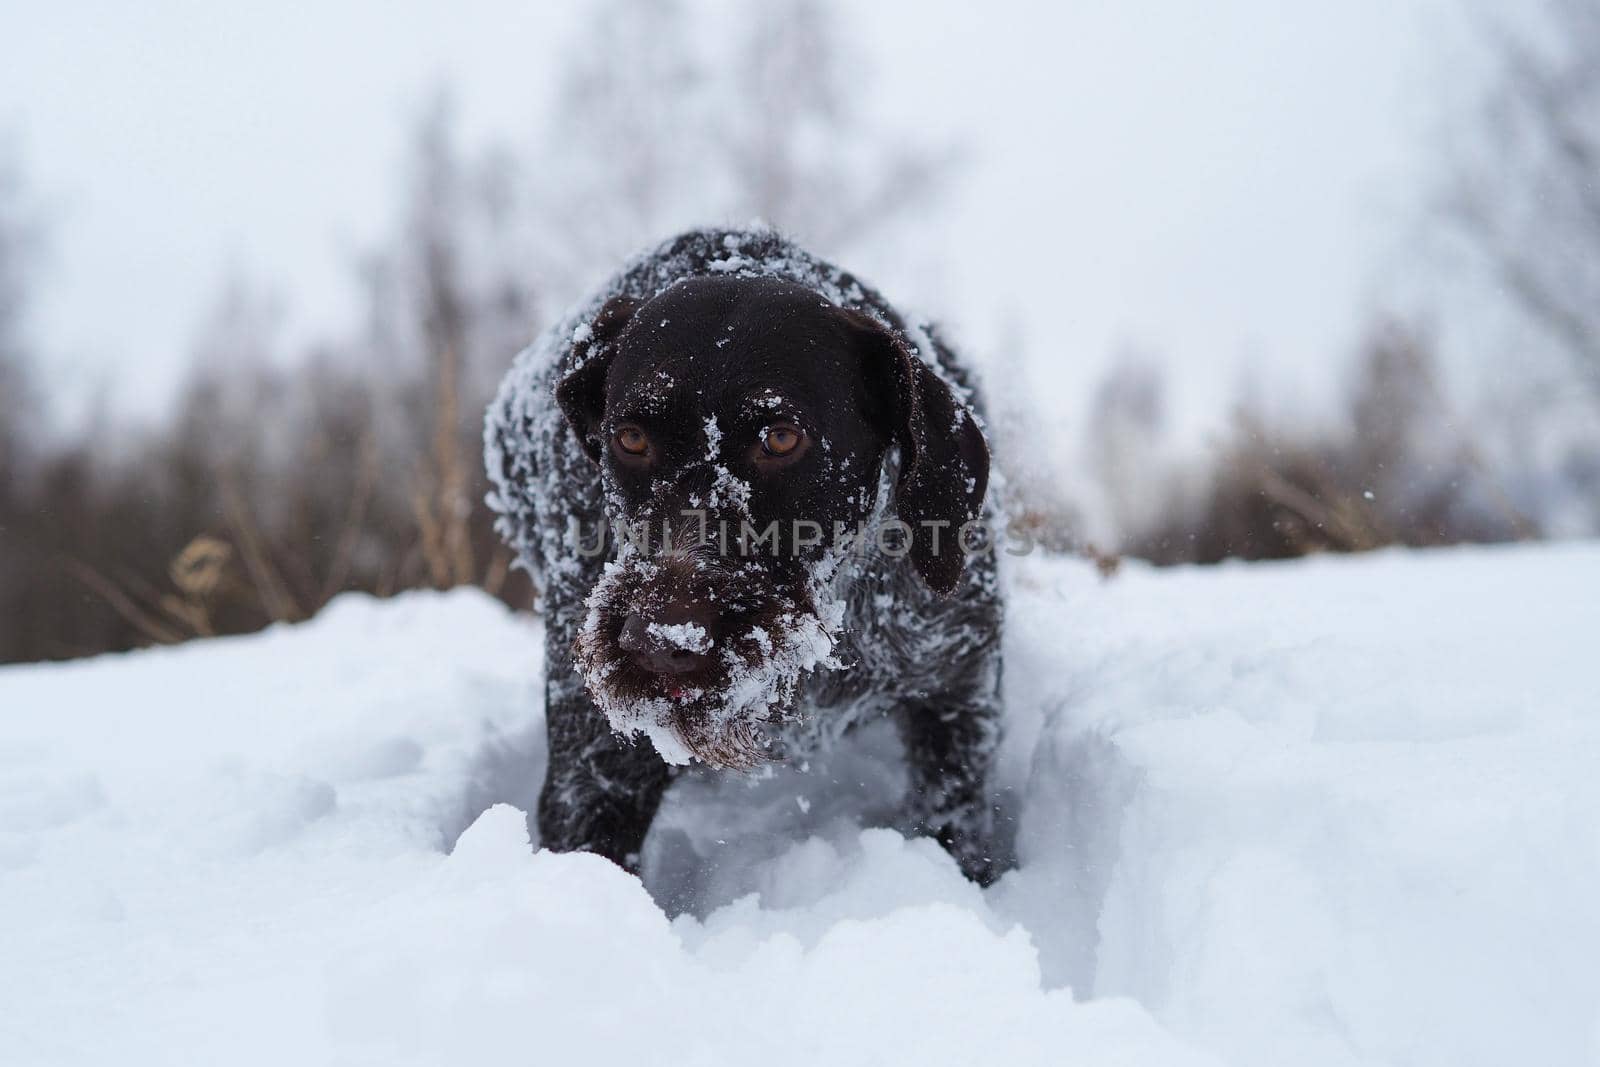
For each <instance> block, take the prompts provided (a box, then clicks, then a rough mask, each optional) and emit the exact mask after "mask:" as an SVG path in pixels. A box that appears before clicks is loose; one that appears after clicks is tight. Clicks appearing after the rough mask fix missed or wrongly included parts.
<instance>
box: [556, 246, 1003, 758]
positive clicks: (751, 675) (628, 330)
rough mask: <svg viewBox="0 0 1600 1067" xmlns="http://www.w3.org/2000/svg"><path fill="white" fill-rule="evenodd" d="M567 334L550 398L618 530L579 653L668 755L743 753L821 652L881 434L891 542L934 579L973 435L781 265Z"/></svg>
mask: <svg viewBox="0 0 1600 1067" xmlns="http://www.w3.org/2000/svg"><path fill="white" fill-rule="evenodd" d="M580 334H584V336H582V337H581V339H580V340H579V341H578V342H577V343H578V344H579V345H580V346H585V348H586V350H585V351H581V352H580V353H579V356H580V360H579V362H578V365H577V369H575V370H574V371H573V372H572V373H571V374H569V375H568V376H567V377H566V378H565V379H564V380H562V381H561V382H560V383H559V384H558V386H557V390H556V397H557V400H558V401H559V403H560V405H561V407H562V410H563V412H564V413H565V414H566V416H567V418H568V420H569V422H570V423H571V426H572V429H573V431H574V432H575V433H576V434H578V436H579V438H580V440H581V441H582V442H583V445H584V448H585V450H586V451H587V452H588V454H589V456H590V457H591V458H592V459H593V460H595V462H596V463H598V464H599V466H600V469H601V478H602V481H603V484H604V487H605V496H606V501H607V513H608V516H607V517H608V520H609V536H611V537H613V538H616V539H617V540H618V544H619V550H618V554H617V561H616V562H615V563H612V564H610V565H608V567H607V569H606V573H605V575H604V577H603V578H602V579H601V581H600V582H599V583H598V584H597V585H596V586H595V588H594V590H593V592H592V593H591V595H590V598H589V602H588V606H589V614H588V616H587V618H586V620H585V623H584V626H583V628H582V631H581V633H580V636H579V638H578V642H577V645H576V648H575V652H576V658H577V662H578V666H579V668H580V669H581V670H582V671H583V673H584V675H585V679H586V681H587V683H588V686H589V689H590V692H591V693H592V694H593V696H594V697H595V700H596V702H597V704H598V705H599V706H600V707H601V708H602V710H604V711H605V712H606V714H607V716H608V717H609V718H610V720H611V723H612V725H613V726H614V727H616V728H617V729H619V730H623V731H626V732H633V731H636V730H644V731H645V732H647V733H648V734H649V735H650V737H651V738H652V740H653V741H654V742H655V743H656V746H657V748H658V749H659V750H660V751H661V753H662V755H663V756H665V757H666V758H668V759H672V760H674V761H682V760H686V759H687V758H688V757H690V756H695V757H698V758H700V759H702V760H704V761H705V762H707V763H710V764H713V765H718V766H749V765H751V764H753V763H755V762H757V761H759V760H760V759H762V758H765V757H766V756H767V755H768V753H769V748H768V745H767V740H768V735H767V731H766V729H765V727H766V726H768V725H770V724H773V723H777V722H781V721H783V719H784V718H785V716H787V715H789V714H791V713H792V711H793V704H794V698H795V694H796V690H797V687H798V684H799V682H800V680H801V679H802V678H803V677H804V676H805V675H806V673H807V672H809V671H811V670H814V669H817V668H819V667H827V666H836V664H833V663H832V662H831V659H830V657H829V652H830V650H831V647H832V642H833V638H834V636H835V634H836V633H837V629H838V626H839V624H840V622H841V616H842V605H838V604H833V603H824V602H822V601H823V600H825V599H826V598H825V597H824V596H823V595H821V594H823V590H824V585H825V579H826V577H827V576H828V574H829V573H830V572H831V570H832V568H833V567H835V566H836V565H837V563H838V559H839V556H840V554H841V552H842V551H844V550H845V546H846V545H847V544H848V541H849V538H850V536H851V535H853V534H855V533H856V532H857V531H858V530H859V529H860V528H861V524H862V523H863V522H864V521H865V520H866V519H867V518H868V517H869V516H870V515H871V514H872V513H873V511H874V509H875V508H876V506H877V504H878V502H879V501H878V498H879V486H880V480H881V474H882V467H883V459H884V455H885V452H886V451H887V450H888V448H889V447H890V446H891V445H897V446H899V448H900V450H901V456H902V469H901V472H900V478H899V482H898V484H897V487H896V501H895V503H896V510H897V512H898V514H899V517H900V518H901V519H902V520H904V521H905V522H907V523H908V524H909V525H910V527H911V529H912V535H911V539H910V543H909V555H910V558H911V560H912V562H913V563H914V565H915V566H916V568H917V570H918V572H919V573H920V574H921V575H922V577H923V579H924V580H925V581H926V582H927V583H928V584H929V585H930V586H931V587H933V588H934V589H935V590H936V591H938V592H940V593H947V592H949V591H950V589H951V588H953V587H954V585H955V583H956V581H957V580H958V579H959V577H960V573H961V566H962V559H961V552H960V548H959V545H958V544H957V543H956V536H955V534H956V529H957V527H959V526H960V525H961V524H962V523H964V522H966V521H968V520H969V519H972V518H975V517H977V515H978V513H979V509H980V508H981V504H982V500H983V493H984V489H985V485H986V481H987V474H988V453H987V449H986V447H985V446H984V442H983V438H982V435H981V434H980V433H979V431H978V429H977V427H976V425H975V423H974V422H973V421H972V418H971V415H970V413H968V412H967V411H966V409H965V408H964V407H962V406H961V405H959V404H957V403H956V402H955V400H954V399H953V398H952V397H951V395H950V392H949V390H948V388H947V387H946V386H945V385H944V383H943V382H941V381H940V380H939V379H938V377H937V376H936V375H935V374H934V373H933V372H932V371H930V370H929V369H928V368H927V367H925V366H924V365H922V364H921V363H920V361H918V360H917V359H916V358H915V357H913V356H912V355H911V354H910V353H909V352H907V351H906V349H905V347H904V346H903V345H902V344H901V343H900V342H899V341H898V340H897V339H896V338H895V337H894V336H893V335H892V334H891V333H890V332H889V331H888V330H887V329H885V328H884V327H883V326H881V325H879V324H878V323H876V322H874V321H873V320H871V319H869V318H867V317H866V316H864V315H861V314H859V313H855V312H851V311H846V310H844V309H842V308H839V307H837V306H835V305H833V304H831V303H829V302H827V301H826V300H824V299H823V298H822V297H820V296H818V295H817V294H816V293H815V292H813V291H811V290H810V289H807V288H804V287H802V286H799V285H794V284H790V283H786V282H782V281H777V280H773V279H752V278H699V279H692V280H688V281H684V282H680V283H678V284H677V285H674V286H672V287H671V288H669V289H667V290H666V291H664V292H663V293H661V294H659V295H658V296H656V297H655V298H653V299H651V300H649V301H648V302H643V303H641V302H637V301H632V300H628V299H625V298H618V299H615V300H613V301H611V302H610V303H608V304H607V305H606V306H605V307H604V308H602V310H601V311H600V313H599V314H598V315H597V316H596V317H595V320H594V322H593V323H591V324H589V325H588V327H587V330H586V331H583V330H580ZM937 524H943V528H942V530H941V531H940V532H941V534H942V536H941V537H939V538H937V539H936V538H935V537H934V535H933V534H934V531H933V530H932V525H937ZM596 533H597V532H592V531H585V532H584V535H585V536H587V537H590V538H592V537H594V536H596ZM936 541H937V545H936V544H935V542H936Z"/></svg>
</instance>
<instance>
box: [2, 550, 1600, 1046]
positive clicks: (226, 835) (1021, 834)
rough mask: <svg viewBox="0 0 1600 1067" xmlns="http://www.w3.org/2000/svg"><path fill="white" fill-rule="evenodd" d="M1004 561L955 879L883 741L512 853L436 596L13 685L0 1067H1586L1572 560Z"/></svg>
mask: <svg viewBox="0 0 1600 1067" xmlns="http://www.w3.org/2000/svg"><path fill="white" fill-rule="evenodd" d="M1011 584H1012V587H1013V594H1014V595H1013V599H1012V613H1011V620H1012V626H1013V629H1012V633H1011V636H1010V639H1009V640H1010V647H1009V649H1008V662H1007V676H1008V683H1007V684H1008V693H1007V698H1008V706H1009V708H1010V712H1009V716H1010V717H1009V730H1010V732H1009V735H1008V738H1007V741H1006V747H1005V750H1004V752H1003V759H1002V765H1001V770H1002V779H1003V780H1002V783H1001V784H1002V786H1003V787H1004V789H1005V791H1006V795H1007V797H1008V799H1009V803H1010V804H1011V806H1012V807H1013V809H1014V811H1015V813H1016V815H1017V820H1018V849H1019V853H1020V855H1021V857H1022V867H1021V869H1020V870H1018V871H1016V872H1013V873H1011V874H1009V875H1007V876H1006V878H1004V879H1003V880H1002V881H1001V882H1000V883H999V884H998V885H997V886H995V887H994V888H992V889H990V890H989V891H987V892H983V891H980V890H978V889H977V888H976V887H975V886H973V885H971V884H970V883H967V882H965V881H964V880H962V879H961V878H960V876H959V875H958V874H957V872H956V870H955V867H954V865H953V863H951V862H950V861H949V859H948V858H947V857H946V856H945V855H944V854H943V853H942V852H941V851H940V850H939V849H938V848H937V847H936V846H935V845H933V844H932V843H931V842H928V841H925V840H918V839H910V840H908V839H906V838H904V837H902V836H901V835H900V834H899V833H897V832H895V831H894V830H892V829H862V826H863V825H870V824H873V823H879V822H884V821H887V820H888V819H889V816H888V813H889V812H890V811H891V810H892V806H893V801H894V797H895V795H896V792H897V790H898V789H899V788H900V787H901V786H902V785H903V783H904V778H903V772H902V771H901V770H900V768H899V766H898V762H897V759H896V753H895V745H894V742H893V738H892V734H891V733H890V732H888V731H886V730H883V729H879V728H874V729H869V730H867V731H865V732H864V734H863V736H862V737H861V738H860V739H859V742H858V743H856V744H853V745H851V746H849V747H848V748H846V749H842V750H840V751H839V752H837V753H836V754H835V755H834V756H833V757H831V758H830V759H829V760H828V761H827V762H826V763H825V764H824V763H821V762H819V763H817V764H816V765H813V766H811V767H809V768H807V773H802V772H801V771H800V769H798V768H795V769H788V770H785V771H783V772H781V773H777V774H773V775H770V776H768V777H765V778H762V779H759V780H756V781H753V782H749V783H745V782H730V781H727V780H722V781H710V780H690V781H686V782H684V783H681V784H680V786H678V787H676V788H675V789H674V791H673V793H672V794H671V795H670V796H669V799H668V803H667V805H666V807H665V809H664V811H663V814H662V817H661V819H660V820H659V822H658V825H657V828H656V831H655V832H654V833H652V836H651V840H650V842H649V843H648V845H647V866H646V885H645V886H641V885H640V883H639V882H638V881H637V880H635V879H633V878H630V877H628V876H626V875H624V874H623V873H622V872H620V871H619V870H617V869H616V868H614V867H612V866H610V865H609V864H607V863H606V862H604V861H602V860H599V859H597V858H595V857H591V856H581V855H569V856H558V855H551V854H546V853H535V852H534V851H533V849H532V846H531V845H530V842H529V838H528V833H529V831H528V827H527V822H526V819H525V818H524V816H523V814H522V812H524V811H527V810H531V806H532V804H533V797H534V794H535V792H536V789H537V784H538V777H539V774H540V773H541V772H542V763H543V739H542V736H541V734H542V724H541V722H540V720H539V710H538V709H539V699H538V692H539V689H540V686H541V679H540V664H539V656H538V649H539V647H540V640H539V633H538V628H537V624H536V623H534V622H531V621H528V620H525V619H518V618H515V617H513V616H511V615H509V614H508V613H506V612H505V611H503V610H502V609H501V608H499V606H498V605H496V604H494V603H492V602H490V601H489V600H487V599H486V598H484V597H482V596H480V595H477V594H473V593H469V592H458V593H453V594H449V595H443V596H441V595H432V594H414V595H409V596H406V597H402V598H399V599H397V600H394V601H389V602H383V603H380V602H376V601H372V600H369V599H364V598H359V597H352V598H345V599H342V600H340V601H338V602H336V603H335V604H334V605H333V606H332V607H331V608H330V609H329V611H327V612H325V613H324V614H323V615H322V616H320V617H319V618H317V619H316V620H314V621H312V622H310V623H307V624H304V625H302V626H297V627H284V628H276V629H274V630H271V631H268V632H266V633H264V634H261V635H258V636H255V637H250V638H240V639H230V640H221V641H213V642H207V643H203V644H195V645H190V646H185V647H183V648H179V649H172V650H161V651H153V652H144V653H138V654H134V655H128V656H113V657H103V658H100V659H96V660H92V661H87V662H82V663H77V664H71V665H66V666H49V667H26V668H12V669H6V670H3V671H0V945H3V946H4V950H3V953H0V1003H3V1004H4V1005H5V1007H4V1009H3V1012H0V1061H4V1062H6V1063H19V1064H35V1063H38V1064H57V1063H105V1062H118V1063H129V1064H139V1063H172V1062H206V1061H214V1062H227V1063H257V1062H259V1063H274V1064H279V1063H284V1062H296V1063H372V1064H409V1063H417V1064H424V1063H428V1064H432V1063H441V1064H455V1063H490V1064H498V1063H533V1062H552V1061H554V1062H563V1061H566V1060H569V1059H576V1058H578V1057H582V1058H583V1059H584V1060H586V1061H588V1062H597V1063H608V1062H620V1061H623V1060H631V1061H633V1062H641V1060H640V1058H641V1057H643V1058H644V1060H643V1062H661V1063H721V1062H727V1061H729V1060H733V1059H735V1058H736V1057H737V1058H739V1059H746V1058H749V1059H752V1060H756V1061H759V1062H763V1063H791V1062H793V1063H815V1062H818V1061H820V1060H824V1059H827V1060H830V1061H837V1062H843V1063H858V1062H859V1063H883V1062H919V1063H961V1064H970V1063H978V1062H1001V1063H1010V1062H1015V1063H1035V1062H1037V1063H1062V1062H1084V1063H1093V1064H1116V1063H1125V1064H1168V1063H1207V1062H1229V1063H1245V1064H1273V1065H1280V1064H1285V1063H1293V1064H1297V1065H1298V1064H1380V1063H1382V1064H1435V1063H1437V1064H1452V1065H1457V1064H1475V1063H1482V1064H1499V1063H1506V1062H1531V1063H1539V1064H1579V1063H1592V1062H1595V1060H1596V1057H1597V1055H1600V1023H1597V1020H1600V970H1597V968H1596V967H1595V966H1594V963H1593V961H1594V959H1595V958H1596V955H1597V950H1600V910H1597V909H1596V908H1595V907H1594V904H1593V901H1594V900H1596V899H1600V818H1597V816H1600V781H1597V780H1596V777H1595V773H1594V772H1595V768H1596V767H1600V714H1597V713H1600V706H1597V704H1600V698H1597V697H1596V695H1595V694H1596V691H1597V687H1596V686H1595V685H1594V683H1593V681H1592V666H1591V663H1590V658H1591V657H1592V655H1593V653H1592V648H1593V646H1594V643H1595V637H1596V635H1597V634H1600V597H1597V596H1596V593H1597V592H1600V547H1597V546H1568V547H1541V548H1537V549H1517V550H1492V551H1491V550H1475V551H1449V552H1435V553H1428V554H1403V553H1395V554H1382V555H1377V556H1369V557H1365V558H1361V559H1341V560H1318V561H1313V562H1309V563H1301V564H1293V565H1281V566H1276V565H1275V566H1263V565H1257V566H1253V567H1222V568H1216V569H1211V570H1183V571H1174V572H1164V573H1153V572H1149V571H1145V570H1143V569H1139V568H1132V569H1131V570H1130V571H1129V572H1128V573H1125V575H1124V576H1122V577H1120V578H1118V579H1116V580H1114V581H1111V582H1101V581H1099V580H1098V579H1097V578H1096V577H1095V576H1094V573H1093V571H1092V569H1091V568H1088V567H1081V566H1078V565H1077V564H1074V563H1065V562H1060V561H1050V560H1044V559H1030V560H1024V561H1020V562H1019V563H1018V564H1017V566H1016V568H1015V572H1014V574H1013V575H1012V583H1011ZM486 809H487V810H486ZM463 831H464V832H463ZM646 887H648V892H647V888H646ZM658 902H659V903H658ZM663 903H664V904H665V905H666V906H667V907H666V910H663V908H662V906H661V904H663ZM669 913H670V914H671V915H675V916H676V917H675V918H669Z"/></svg>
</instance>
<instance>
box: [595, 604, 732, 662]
mask: <svg viewBox="0 0 1600 1067" xmlns="http://www.w3.org/2000/svg"><path fill="white" fill-rule="evenodd" d="M713 621H714V620H713V618H712V615H711V612H710V611H708V610H706V609H705V608H703V607H702V606H700V605H698V604H685V605H670V606H669V607H667V608H666V609H664V610H662V611H661V612H659V613H657V615H656V617H655V618H654V619H647V618H645V617H644V616H643V615H640V614H639V613H638V612H632V613H630V614H629V615H628V618H627V619H626V620H625V621H624V622H623V624H622V632H621V633H620V634H618V635H617V645H618V647H619V648H621V649H622V650H623V651H624V652H626V653H627V654H628V655H629V656H631V657H632V658H633V661H634V662H635V663H637V664H638V665H639V666H641V667H643V668H644V669H645V670H647V671H653V672H655V673H656V674H688V673H690V672H691V671H695V670H699V669H700V668H701V667H703V666H705V665H706V664H707V663H708V662H710V659H711V646H712V627H711V624H712V622H713Z"/></svg>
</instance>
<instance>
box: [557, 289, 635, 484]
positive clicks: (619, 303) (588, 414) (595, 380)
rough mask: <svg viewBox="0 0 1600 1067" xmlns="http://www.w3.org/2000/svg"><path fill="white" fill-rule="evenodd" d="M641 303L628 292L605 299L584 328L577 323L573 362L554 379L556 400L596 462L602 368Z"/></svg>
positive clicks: (602, 408) (602, 404)
mask: <svg viewBox="0 0 1600 1067" xmlns="http://www.w3.org/2000/svg"><path fill="white" fill-rule="evenodd" d="M642 303H643V301H641V300H635V299H634V298H633V297H628V296H614V297H612V298H611V299H610V300H607V301H606V302H605V304H603V305H602V306H601V308H600V310H599V311H597V312H596V313H595V316H594V319H593V320H592V321H591V322H589V324H588V327H587V331H586V332H585V329H584V328H583V327H579V333H578V336H576V337H575V338H574V340H573V345H572V346H573V348H574V349H576V350H577V351H576V364H575V365H574V366H573V368H572V370H570V371H568V372H567V375H566V377H564V378H562V379H561V380H560V381H559V382H557V383H556V403H557V404H559V405H560V406H561V413H562V414H563V415H565V416H566V417H567V425H568V426H570V427H572V432H573V433H574V434H576V435H577V438H578V442H579V443H580V444H581V445H583V450H584V452H585V453H586V454H587V455H588V456H589V458H590V459H591V460H593V461H594V462H596V463H599V462H600V454H601V446H602V442H601V440H600V434H599V429H600V417H601V416H602V415H603V414H604V413H605V406H606V372H607V371H609V370H610V369H611V357H612V353H613V351H614V349H615V345H614V342H615V341H616V339H617V338H618V337H619V336H620V335H621V334H622V331H623V330H624V329H625V328H626V327H627V325H628V323H629V322H631V321H633V315H634V312H636V311H638V310H639V307H640V305H641V304H642Z"/></svg>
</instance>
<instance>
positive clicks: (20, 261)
mask: <svg viewBox="0 0 1600 1067" xmlns="http://www.w3.org/2000/svg"><path fill="white" fill-rule="evenodd" d="M4 147H5V146H4V145H0V150H3V149H4ZM38 236H39V235H38V230H37V227H36V225H35V224H34V222H33V220H32V218H31V216H30V215H29V213H28V209H27V205H26V198H25V197H24V194H23V187H22V176H21V174H20V172H19V169H18V167H17V165H16V164H15V163H14V162H12V160H11V159H10V158H9V155H8V154H7V153H5V152H4V151H0V494H6V493H8V491H9V490H10V488H11V487H12V486H13V485H14V484H15V480H16V479H17V478H18V477H19V476H20V474H21V470H22V462H21V455H20V453H21V450H22V448H23V447H24V443H25V441H26V439H27V437H28V431H29V429H30V425H29V424H30V423H31V420H32V412H33V410H34V405H33V388H32V382H31V376H30V374H29V367H28V363H27V355H26V353H25V352H24V351H23V321H22V320H23V312H24V309H25V303H26V297H27V286H26V282H27V271H28V265H29V263H30V261H31V257H32V256H33V254H34V253H35V252H36V250H37V247H38Z"/></svg>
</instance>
